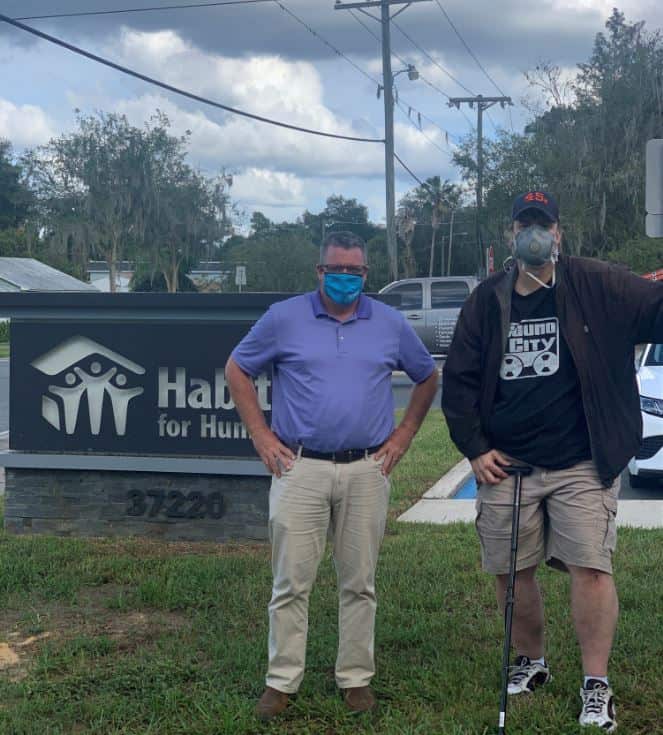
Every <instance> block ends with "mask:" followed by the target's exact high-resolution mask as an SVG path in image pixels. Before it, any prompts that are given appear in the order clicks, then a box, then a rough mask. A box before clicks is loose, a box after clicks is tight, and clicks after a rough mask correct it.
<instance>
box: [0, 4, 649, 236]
mask: <svg viewBox="0 0 663 735" xmlns="http://www.w3.org/2000/svg"><path fill="white" fill-rule="evenodd" d="M192 1H194V0H87V1H86V2H84V1H83V0H1V1H0V13H3V14H6V15H8V16H10V17H18V16H33V15H43V14H49V13H68V12H76V11H82V10H85V11H90V10H110V9H121V8H132V7H133V8H139V7H141V6H142V7H146V6H155V5H172V4H176V3H178V2H181V3H182V4H184V3H187V2H192ZM440 3H441V5H442V7H443V8H444V9H445V10H446V11H447V13H448V15H449V16H450V17H451V19H452V21H453V22H454V24H455V25H456V27H457V29H458V30H459V31H460V33H461V34H462V36H463V38H464V39H465V41H466V42H467V44H468V45H469V46H470V48H471V49H472V50H473V51H474V53H475V55H476V56H477V57H478V58H479V60H480V61H481V63H482V64H483V66H484V68H485V69H486V70H487V72H488V74H489V75H490V77H491V78H492V80H494V82H495V83H496V85H497V86H498V87H499V88H500V89H501V90H503V91H504V93H506V94H507V95H510V96H511V97H512V98H513V100H514V102H515V103H516V106H515V107H514V108H512V110H511V116H509V115H508V114H507V112H506V111H503V110H501V109H500V108H499V107H496V108H494V109H493V110H491V113H490V118H489V119H488V120H486V134H487V135H489V136H490V135H494V134H495V128H496V127H500V126H503V127H506V128H507V129H508V128H509V127H510V126H511V125H513V127H514V129H516V130H520V129H522V126H523V124H524V123H525V122H526V120H527V119H528V114H529V113H528V112H527V111H526V110H525V109H524V108H523V107H522V105H521V104H520V102H521V100H522V98H523V96H524V95H525V94H526V93H527V85H526V82H525V80H524V77H523V72H524V71H526V70H527V69H531V68H532V67H534V66H535V65H536V64H537V63H539V62H541V61H546V60H548V61H552V62H554V63H556V64H558V65H559V66H561V67H563V68H565V69H568V70H572V69H573V67H574V66H575V64H576V63H577V62H579V61H583V60H585V59H586V58H587V57H588V55H589V53H590V52H591V48H592V44H593V40H594V36H595V34H596V33H597V32H598V31H600V30H602V29H603V25H604V23H605V20H606V19H607V18H608V16H609V15H610V12H611V9H612V6H613V5H614V0H539V2H538V3H533V4H527V3H523V2H521V1H520V0H497V2H495V0H475V2H473V3H468V2H466V0H440ZM333 5H334V0H282V2H276V1H273V2H272V1H270V2H258V3H250V4H246V5H245V6H244V7H237V6H226V7H212V8H197V9H193V8H191V9H186V10H160V11H158V12H149V13H127V14H117V15H103V16H95V17H90V18H76V19H73V18H64V19H52V20H30V21H25V22H26V23H28V24H32V25H33V26H34V27H36V28H39V29H40V30H42V31H44V32H46V33H49V34H51V35H54V36H58V37H59V38H61V39H64V40H66V41H68V42H70V43H72V44H76V45H79V46H81V47H83V48H85V49H86V50H89V51H92V52H94V53H96V54H98V55H101V56H105V57H107V58H109V59H112V60H113V61H116V62H118V63H121V64H124V65H125V66H128V67H130V68H132V69H134V70H136V71H139V72H142V73H144V74H146V75H149V76H153V77H155V78H158V79H160V80H162V81H164V82H167V83H170V84H172V85H174V86H178V87H181V88H184V89H187V90H189V91H191V92H194V93H196V94H198V95H201V96H204V97H207V98H210V99H213V100H216V101H218V102H221V103H224V104H226V105H230V106H232V107H236V108H240V109H243V110H246V111H249V112H252V113H255V114H258V115H262V116H265V117H269V118H274V119H277V120H281V121H284V122H289V123H292V124H295V125H299V126H303V127H309V128H315V129H318V130H324V131H328V132H333V133H338V134H341V135H350V136H359V137H376V138H381V137H382V136H383V107H382V102H381V100H378V99H377V95H376V91H377V90H376V83H375V82H374V81H373V79H375V80H377V79H379V77H380V74H381V57H380V48H379V44H378V42H377V40H376V39H375V38H374V37H372V35H370V33H369V30H367V29H366V28H364V27H363V26H362V25H360V23H359V22H357V20H356V18H355V17H353V15H351V14H350V12H348V11H347V10H344V11H340V10H334V7H333ZM620 9H621V10H622V11H624V12H625V13H626V16H627V19H628V20H632V21H635V20H645V21H646V23H647V27H648V28H649V29H650V30H652V29H656V28H660V27H663V3H661V2H660V0H622V3H621V4H620ZM288 11H290V13H289V12H288ZM359 17H360V18H361V19H362V21H363V22H364V23H365V25H366V26H368V28H369V29H372V31H373V33H375V34H379V31H380V26H379V24H378V23H375V22H374V21H371V20H370V19H368V18H366V17H365V16H359ZM297 19H299V20H297ZM396 22H397V23H398V26H399V27H400V29H402V30H403V31H405V33H406V34H407V35H408V36H410V38H411V39H412V40H413V41H415V42H416V43H417V44H418V45H419V46H420V47H421V48H422V49H424V51H425V52H426V54H425V55H424V54H423V53H422V52H421V51H420V50H418V49H417V48H415V47H414V46H413V45H412V44H411V42H410V41H409V40H408V39H407V38H406V37H405V36H404V35H403V34H402V33H401V30H399V28H393V30H392V34H393V51H394V54H395V55H397V56H398V57H400V59H402V60H403V61H405V62H407V63H414V64H416V66H417V68H418V69H419V70H420V72H421V73H422V76H423V77H424V78H425V80H426V81H423V80H419V81H415V82H411V81H409V80H408V78H407V75H406V74H402V75H399V76H398V78H397V80H396V81H397V88H398V97H399V108H400V109H397V110H396V115H395V120H396V128H395V134H396V151H397V153H398V154H399V156H400V157H401V158H402V159H403V160H404V161H405V162H406V163H407V165H408V166H409V167H410V168H411V169H412V170H413V171H414V172H415V173H416V174H417V175H418V176H419V177H420V178H425V177H427V176H432V175H436V174H438V175H441V176H442V177H443V178H449V179H451V180H456V179H457V176H458V174H457V171H456V170H455V169H454V167H453V166H452V165H451V162H450V156H451V152H452V151H453V147H454V144H455V143H456V142H457V141H458V140H459V138H460V137H461V136H465V135H467V134H468V133H470V132H471V130H472V127H471V123H473V122H474V119H475V113H474V112H473V111H471V110H469V109H468V110H466V115H467V117H466V116H464V115H463V114H462V113H461V112H459V111H458V110H456V109H450V108H449V107H448V106H447V98H446V97H445V96H444V94H446V95H451V96H465V95H467V94H468V93H467V91H466V90H464V89H463V88H462V87H460V86H459V85H458V84H457V83H456V82H455V81H453V80H452V79H451V78H450V76H448V75H447V73H445V71H443V70H446V72H450V73H451V75H453V77H455V78H456V80H458V81H460V82H461V83H462V84H463V85H465V87H467V89H469V90H471V91H472V92H473V93H475V94H484V95H495V94H498V92H497V89H496V88H495V86H493V84H492V83H491V81H490V80H489V79H488V78H487V76H485V75H484V73H483V72H482V71H481V69H479V67H478V66H477V64H476V62H475V61H474V60H473V59H472V57H471V56H470V55H469V54H468V52H467V50H466V49H465V48H464V46H463V45H462V43H461V41H460V40H459V39H458V37H457V36H456V35H455V34H454V32H453V30H452V28H451V27H450V25H449V23H448V21H447V20H446V18H445V16H444V14H443V12H442V10H441V8H440V6H439V4H438V2H437V0H431V1H430V2H417V3H415V4H413V5H412V6H411V7H409V8H408V9H407V10H406V11H405V12H403V13H402V14H401V15H400V16H399V17H398V18H397V20H396ZM303 23H305V24H307V25H308V27H309V28H310V29H311V30H312V31H315V32H316V33H317V34H318V36H315V35H314V34H313V33H312V32H311V30H307V28H306V27H304V25H303ZM320 37H322V38H324V39H326V40H327V41H328V42H329V44H331V45H332V46H334V47H335V48H337V49H339V50H340V51H342V52H343V53H344V54H345V55H346V57H347V58H341V57H339V56H338V55H337V53H336V52H335V51H334V50H333V49H332V48H330V47H329V46H327V45H325V43H324V42H323V41H322V40H321V39H320ZM434 62H435V63H434ZM402 66H403V64H402V62H401V61H399V60H398V59H397V58H394V71H397V70H398V69H400V68H402ZM357 67H358V68H357ZM0 79H2V84H1V85H0V137H4V138H8V139H9V140H10V141H12V143H13V144H14V147H15V149H16V150H21V149H23V148H25V147H30V146H34V145H38V144H41V143H44V142H46V141H47V140H48V139H49V138H50V137H51V136H54V135H57V134H59V133H61V132H63V131H67V130H70V129H72V127H73V124H74V110H75V109H76V108H78V109H80V110H81V111H83V112H84V113H91V112H94V111H96V110H105V111H119V112H123V113H125V114H126V115H127V116H128V117H129V119H130V121H131V122H132V123H134V124H136V125H142V124H143V123H144V121H145V120H146V119H148V118H149V117H150V115H151V114H152V113H153V112H154V111H155V110H156V109H160V110H162V111H164V112H166V113H167V114H168V116H169V117H170V119H171V121H172V124H173V129H174V131H175V132H184V131H185V130H190V131H191V133H192V135H191V146H190V152H191V159H192V162H193V163H194V164H195V165H196V166H198V167H200V168H201V169H202V170H203V171H205V172H207V173H209V174H214V173H216V172H218V171H220V170H221V169H222V168H225V169H226V170H228V171H232V172H233V173H234V174H235V184H234V187H233V198H234V199H235V201H237V202H238V204H239V205H240V207H241V208H242V209H243V210H245V211H246V212H247V213H249V214H250V213H251V212H252V211H254V210H260V211H262V212H264V213H265V214H266V215H267V216H268V217H270V218H272V219H275V220H277V221H281V220H284V219H292V218H294V217H295V216H297V215H298V214H300V213H301V212H302V211H303V210H304V209H306V208H308V209H310V210H312V211H319V210H320V209H321V208H322V207H323V206H324V201H325V199H326V198H327V197H328V196H329V195H330V194H334V193H341V194H343V195H344V196H347V197H357V198H358V199H359V200H360V201H362V202H363V203H365V204H366V205H368V207H369V213H370V216H371V218H372V219H374V220H376V221H381V220H383V219H384V210H385V208H384V178H383V170H384V149H383V147H382V146H381V145H380V144H371V143H355V142H346V141H340V140H328V139H324V138H319V137H313V136H309V135H304V134H301V133H297V132H293V131H288V130H284V129H280V128H276V127H272V126H268V125H264V124H260V123H257V122H253V121H250V120H247V119H245V118H240V117H237V116H234V115H229V114H226V113H224V112H221V111H219V110H216V109H214V108H211V107H208V106H205V105H202V104H199V103H194V102H191V101H188V100H186V99H184V98H182V97H179V96H177V95H175V94H171V93H168V92H165V91H163V90H160V89H159V88H157V87H154V86H151V85H149V84H146V83H144V82H141V81H139V80H136V79H132V78H129V77H127V76H124V75H122V74H120V73H118V72H116V71H113V70H111V69H108V68H105V67H102V66H99V65H97V64H95V63H93V62H91V61H88V60H86V59H83V58H81V57H78V56H75V55H73V54H72V53H70V52H69V51H66V50H64V49H61V48H58V47H56V46H53V45H50V44H48V43H46V42H44V41H41V40H37V39H34V38H33V37H31V36H29V35H27V34H26V33H24V32H22V31H20V30H18V29H15V28H13V27H10V26H7V25H6V24H2V23H0ZM436 88H437V89H436ZM410 107H411V108H413V112H412V113H411V119H408V109H409V108H410ZM417 112H421V113H422V115H423V118H422V130H420V129H419V128H418V125H417V120H418V116H417ZM396 184H397V195H401V194H403V193H405V192H406V191H407V190H408V189H410V188H411V187H412V186H413V185H416V184H415V182H413V180H412V179H411V178H410V177H409V175H408V174H406V173H405V172H404V171H402V170H399V169H398V167H397V182H396Z"/></svg>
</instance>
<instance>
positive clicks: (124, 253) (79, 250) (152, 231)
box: [24, 111, 233, 291]
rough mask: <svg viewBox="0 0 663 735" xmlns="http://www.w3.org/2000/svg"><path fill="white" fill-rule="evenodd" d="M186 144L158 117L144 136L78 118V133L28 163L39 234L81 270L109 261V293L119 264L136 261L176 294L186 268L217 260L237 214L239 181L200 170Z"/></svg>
mask: <svg viewBox="0 0 663 735" xmlns="http://www.w3.org/2000/svg"><path fill="white" fill-rule="evenodd" d="M187 141H188V134H187V135H186V136H184V137H176V136H173V135H171V134H170V122H169V120H168V118H167V117H166V116H165V115H164V114H162V113H160V112H158V111H157V112H156V113H155V114H154V115H153V116H152V117H151V118H150V120H149V121H148V123H147V124H146V125H145V127H144V128H136V127H133V126H131V125H129V123H128V121H127V119H126V118H125V117H124V116H123V115H117V114H105V113H99V114H98V115H96V116H89V117H83V116H80V115H79V118H78V129H77V130H76V131H74V132H73V133H71V134H68V135H63V136H61V137H59V138H56V139H54V140H51V141H50V143H48V144H47V145H46V146H43V147H41V148H39V149H37V150H35V151H32V152H29V153H28V154H27V155H26V156H25V157H24V164H25V168H26V171H27V174H26V175H27V179H28V180H29V181H30V183H31V186H32V188H33V190H34V191H35V194H36V199H37V204H36V206H35V216H34V218H33V220H34V221H33V225H34V226H33V231H36V232H38V233H40V237H41V238H43V239H46V240H47V241H48V242H49V243H50V244H51V245H52V246H53V250H54V251H55V252H56V253H57V254H58V256H59V257H63V258H67V259H69V260H71V261H74V262H77V263H79V264H80V266H81V268H83V269H84V268H85V267H86V266H87V261H88V259H89V257H90V256H92V257H98V258H102V259H104V260H105V261H106V262H107V263H108V267H109V278H110V288H111V290H112V291H114V290H115V288H116V273H117V262H118V261H119V260H121V259H122V258H125V257H128V256H131V255H133V256H139V257H138V259H139V260H140V259H142V260H147V261H148V262H149V263H150V265H151V268H152V270H153V271H155V272H156V271H160V272H161V273H162V274H163V277H164V279H165V282H166V284H167V286H168V289H169V290H171V291H176V290H177V289H178V284H179V283H180V278H179V272H180V270H181V268H182V264H183V263H184V262H188V261H190V260H194V259H196V258H198V257H200V256H201V255H203V254H207V255H208V256H209V254H210V253H211V252H212V251H217V250H218V248H219V246H220V243H221V241H222V239H223V237H224V236H225V235H226V234H228V233H229V232H230V231H231V228H232V215H233V207H232V204H231V202H230V194H229V189H230V186H231V185H232V176H230V175H228V174H226V173H225V171H224V172H222V173H221V174H220V175H219V176H218V177H216V178H214V179H208V178H206V177H204V176H202V175H201V174H199V173H197V172H196V171H194V170H193V169H192V168H191V167H190V166H189V165H188V164H187V163H186V155H187V151H186V144H187ZM30 242H31V240H30V238H29V239H28V244H30Z"/></svg>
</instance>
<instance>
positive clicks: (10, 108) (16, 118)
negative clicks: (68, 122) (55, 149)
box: [0, 99, 55, 147]
mask: <svg viewBox="0 0 663 735" xmlns="http://www.w3.org/2000/svg"><path fill="white" fill-rule="evenodd" d="M54 135H55V128H54V126H53V123H52V121H51V119H50V118H49V117H48V115H47V114H46V113H45V112H44V110H42V109H41V107H36V106H35V105H20V106H19V105H15V104H14V103H13V102H10V101H9V100H4V99H0V138H7V139H9V140H10V141H11V142H12V144H13V145H15V146H18V147H30V146H35V145H40V144H42V143H46V142H47V141H48V140H49V139H50V138H52V137H53V136H54Z"/></svg>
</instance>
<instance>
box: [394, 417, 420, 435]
mask: <svg viewBox="0 0 663 735" xmlns="http://www.w3.org/2000/svg"><path fill="white" fill-rule="evenodd" d="M398 430H399V431H401V432H402V433H403V434H405V435H406V436H408V437H409V438H410V439H414V437H415V436H416V433H417V431H419V427H418V426H416V425H415V424H412V423H410V422H409V421H402V422H401V423H400V424H399V425H398Z"/></svg>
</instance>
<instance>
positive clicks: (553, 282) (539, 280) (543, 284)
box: [525, 261, 557, 288]
mask: <svg viewBox="0 0 663 735" xmlns="http://www.w3.org/2000/svg"><path fill="white" fill-rule="evenodd" d="M525 274H526V275H528V276H529V277H530V278H531V279H533V280H534V281H536V282H537V283H538V284H539V285H540V286H543V288H552V287H553V286H554V285H555V282H556V280H555V278H556V275H557V269H556V268H555V261H553V274H552V283H550V284H548V283H544V282H543V281H542V280H541V279H540V278H537V277H536V276H535V275H534V274H533V273H530V272H529V271H528V270H525Z"/></svg>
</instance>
